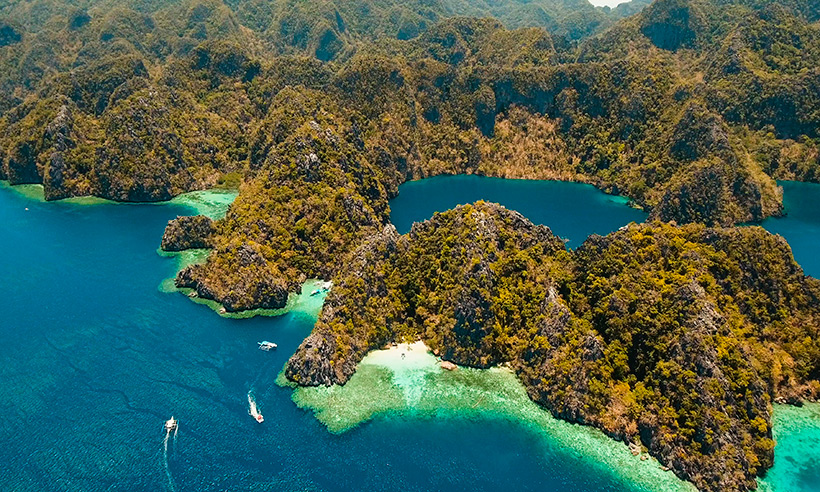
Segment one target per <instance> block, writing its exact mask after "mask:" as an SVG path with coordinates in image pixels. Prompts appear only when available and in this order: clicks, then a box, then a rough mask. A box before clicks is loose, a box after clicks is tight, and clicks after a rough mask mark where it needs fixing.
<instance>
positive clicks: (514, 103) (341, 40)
mask: <svg viewBox="0 0 820 492" xmlns="http://www.w3.org/2000/svg"><path fill="white" fill-rule="evenodd" d="M646 4H647V2H645V1H642V0H636V1H634V2H632V3H631V4H629V5H625V6H621V7H619V8H617V9H612V10H610V9H596V8H593V7H592V6H591V5H590V4H588V3H587V2H586V1H584V0H532V1H525V0H501V1H486V2H485V1H481V0H429V1H428V0H410V1H405V2H396V1H394V0H385V1H380V2H372V1H365V0H349V1H341V0H338V1H337V0H310V1H296V0H276V1H269V0H176V1H173V0H130V1H126V0H16V1H12V2H5V3H3V5H2V6H0V179H5V180H9V181H10V182H11V183H13V184H17V183H42V184H43V186H44V188H45V194H46V197H47V198H48V199H59V198H64V197H68V196H77V195H97V196H102V197H107V198H112V199H116V200H122V201H156V200H165V199H168V198H170V197H172V196H175V195H177V194H179V193H182V192H185V191H190V190H196V189H203V188H208V187H212V186H215V185H226V184H235V183H238V182H241V187H240V194H239V197H238V198H237V200H236V202H235V203H234V205H233V206H232V207H231V209H230V211H229V212H228V214H227V216H226V217H225V219H223V220H220V221H217V222H216V223H211V222H210V221H207V220H204V219H190V220H187V219H182V220H178V221H175V222H173V223H172V224H171V225H170V226H169V229H168V230H167V233H166V240H165V241H163V243H164V244H163V246H164V247H165V248H167V249H183V248H187V247H201V246H208V247H212V248H213V251H212V253H211V254H210V256H209V259H208V261H207V263H205V264H202V265H194V266H191V267H189V268H186V269H185V270H183V271H182V272H180V274H179V276H178V278H177V284H178V285H179V286H181V287H188V288H191V289H194V290H195V291H196V292H197V294H198V295H199V296H200V297H203V298H207V299H214V300H217V301H219V302H220V303H222V304H223V306H224V307H225V309H226V310H231V311H239V310H246V309H252V308H257V307H267V308H276V307H281V306H284V305H285V303H286V301H287V297H288V293H289V292H292V291H293V290H295V289H296V288H297V287H298V285H299V283H300V281H302V280H304V279H305V278H307V277H323V278H330V277H334V278H337V279H338V285H339V286H338V287H337V288H336V289H335V291H334V294H333V295H331V297H330V299H329V301H328V306H327V307H326V308H325V311H324V313H323V315H322V316H323V317H322V320H321V321H320V323H319V324H318V325H317V331H316V333H315V334H314V335H313V336H311V337H310V338H309V339H308V341H306V345H305V346H304V347H303V350H301V351H300V352H299V354H298V355H297V357H296V358H295V359H294V360H293V361H292V362H291V364H290V366H289V369H288V370H289V375H290V376H291V377H292V378H293V379H295V380H298V382H300V383H303V384H329V383H333V382H343V381H345V380H346V378H347V377H349V375H350V374H351V373H352V371H353V370H354V369H355V365H356V363H357V362H358V360H359V359H360V358H361V357H362V356H363V355H364V353H365V352H366V351H367V350H369V349H371V348H373V347H375V346H379V345H380V344H382V343H384V342H386V341H388V340H391V339H394V338H396V337H400V336H410V337H415V336H420V337H422V338H423V339H425V340H426V341H427V342H428V343H429V344H430V345H431V346H432V347H434V348H436V349H437V350H439V351H440V353H441V354H442V355H443V356H444V357H445V358H448V359H451V360H454V361H456V362H460V363H464V364H469V365H473V366H479V367H486V366H489V365H494V364H498V363H504V362H506V363H509V364H511V365H512V367H513V368H514V369H515V370H516V372H517V373H518V375H519V376H520V377H521V379H522V380H523V381H524V382H525V383H526V384H527V386H528V388H529V389H530V394H531V396H532V398H533V399H534V400H536V401H538V402H539V403H541V404H543V405H545V406H546V407H548V408H550V409H551V410H552V411H553V412H554V413H555V414H556V415H559V416H561V417H563V418H567V419H571V420H576V421H580V422H584V423H588V424H592V425H596V426H598V427H600V428H602V429H604V430H605V431H606V432H608V433H610V434H611V435H613V436H616V437H618V438H621V439H625V440H630V441H637V440H639V441H640V442H642V443H643V444H644V445H645V446H647V447H648V448H649V450H650V451H651V452H652V453H653V454H655V455H656V456H658V457H659V459H661V460H662V461H663V462H664V463H667V464H668V465H669V466H671V467H672V468H673V469H674V470H675V471H676V472H677V473H678V474H679V475H680V476H682V477H684V478H687V479H689V480H692V481H693V482H695V483H696V484H698V485H699V486H701V487H703V488H706V489H710V490H734V489H745V488H748V487H750V486H751V485H752V483H753V482H752V479H753V477H754V476H755V475H756V474H757V473H760V472H762V471H764V470H765V469H766V468H768V467H769V466H770V465H771V458H772V443H771V440H770V438H771V429H770V423H771V420H770V416H769V407H768V404H769V401H770V400H771V398H773V397H777V398H785V399H788V400H793V401H797V400H799V399H800V398H802V397H805V396H812V395H816V394H817V391H818V389H817V383H816V381H817V379H818V352H820V350H819V349H818V347H817V343H818V342H816V340H818V338H817V333H815V332H814V331H813V330H816V327H817V325H818V319H817V313H816V310H817V303H818V299H817V297H818V287H817V283H816V282H815V281H814V280H810V279H805V278H804V277H803V276H802V273H801V272H800V270H799V268H798V267H797V266H796V265H795V264H794V262H793V260H792V259H791V255H790V253H789V251H788V247H787V246H786V245H785V244H784V243H783V242H782V240H779V239H777V238H774V237H772V236H769V235H768V234H766V233H765V232H763V231H762V230H760V229H756V228H748V229H743V230H732V229H719V228H717V229H706V228H705V227H704V226H701V225H690V226H686V227H682V228H675V227H672V226H670V225H660V224H654V225H650V226H642V227H631V228H629V229H627V230H625V231H621V232H618V233H615V234H613V235H611V236H609V237H607V238H593V239H591V240H590V241H588V242H587V243H586V244H585V245H584V247H583V248H581V249H579V250H578V251H577V252H576V253H572V254H570V253H568V252H567V251H566V250H565V249H564V248H563V245H561V244H560V242H559V241H558V240H556V239H555V238H554V237H552V235H551V234H550V233H549V231H548V230H547V229H545V228H539V227H535V226H532V224H529V223H528V222H527V221H525V220H524V219H523V218H521V217H520V216H518V215H516V214H511V213H509V212H506V211H502V210H500V209H497V208H496V207H492V206H489V205H476V206H474V207H465V208H463V209H459V210H458V211H456V212H453V213H448V214H443V215H441V216H438V217H437V218H435V219H434V220H433V221H431V222H429V223H426V224H423V225H420V226H418V227H416V228H415V229H414V231H413V232H412V233H411V234H410V235H409V236H408V237H400V236H398V234H396V233H395V230H394V229H392V228H391V226H390V225H389V208H388V200H389V198H391V197H392V196H394V195H395V194H396V193H397V190H398V185H399V184H400V183H402V182H404V181H406V180H408V179H414V178H419V177H425V176H431V175H436V174H444V173H475V174H484V175H493V176H501V177H508V178H540V179H564V180H577V181H584V182H589V183H592V184H594V185H596V186H598V187H600V188H602V189H604V190H606V191H609V192H612V193H618V194H622V195H625V196H628V197H629V198H631V199H632V200H633V201H634V202H635V203H636V204H637V205H640V206H642V207H645V208H646V209H647V210H649V211H650V212H651V214H652V217H653V219H660V220H663V221H670V222H671V221H675V222H677V223H681V224H683V223H701V224H706V225H709V226H720V225H722V226H726V225H732V224H737V223H741V222H755V221H760V220H762V219H764V218H765V217H768V216H770V215H774V214H778V213H780V212H781V207H782V206H781V203H782V200H781V196H780V195H781V192H780V190H779V188H778V187H777V185H776V183H775V180H776V179H796V180H806V181H817V180H818V179H820V171H818V169H820V151H818V143H820V68H818V67H820V24H818V22H820V7H818V3H817V2H816V1H814V0H788V1H783V2H776V3H775V2H769V1H765V0H656V1H655V2H654V3H652V4H651V5H650V6H649V7H647V8H646V9H643V10H641V7H642V6H644V5H646ZM632 14H634V15H632ZM630 15H631V16H630ZM489 17H494V18H495V19H493V18H489ZM498 19H500V20H498ZM617 19H620V20H617ZM399 253H400V254H399Z"/></svg>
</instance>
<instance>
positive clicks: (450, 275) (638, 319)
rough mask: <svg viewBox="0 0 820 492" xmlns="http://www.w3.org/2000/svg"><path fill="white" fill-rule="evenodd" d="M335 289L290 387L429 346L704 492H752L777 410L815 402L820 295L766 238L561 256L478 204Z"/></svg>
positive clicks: (669, 240) (506, 214)
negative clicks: (502, 377) (505, 373)
mask: <svg viewBox="0 0 820 492" xmlns="http://www.w3.org/2000/svg"><path fill="white" fill-rule="evenodd" d="M334 282H335V287H334V290H333V292H332V293H331V294H330V296H329V298H328V304H327V305H326V307H325V309H324V310H323V312H322V314H321V317H320V321H319V322H318V323H317V325H316V327H315V329H314V332H313V333H312V334H311V336H310V337H308V338H307V339H306V340H305V342H304V343H303V344H302V345H301V346H300V347H299V349H298V350H297V352H296V354H295V355H294V356H293V357H292V358H291V359H290V360H289V361H288V364H287V366H286V370H285V374H286V376H287V377H288V378H289V379H291V380H292V381H295V382H297V383H298V384H302V385H330V384H344V383H345V382H346V381H347V380H348V379H349V377H350V376H351V375H352V374H353V372H354V371H355V367H356V364H357V363H358V362H359V361H360V360H361V359H362V358H363V357H364V355H365V354H366V353H367V352H368V351H369V350H372V349H374V348H377V347H380V346H382V345H384V344H385V343H387V342H389V341H393V340H397V339H402V338H405V339H406V338H410V339H418V338H421V339H422V340H424V341H425V343H427V344H428V346H430V347H431V348H433V349H435V350H437V351H438V353H440V354H442V358H443V359H444V360H449V361H453V362H457V363H459V364H462V365H468V366H473V367H489V366H492V365H497V364H502V363H507V364H509V365H510V366H511V367H512V368H513V369H514V370H515V371H516V373H517V374H518V376H519V377H520V378H521V380H522V382H523V383H524V384H525V386H526V387H527V390H528V393H529V395H530V397H531V398H532V399H533V400H534V401H536V402H537V403H539V404H541V405H543V406H544V407H546V408H547V409H549V410H550V411H551V412H552V413H553V414H554V415H556V416H557V417H560V418H563V419H566V420H570V421H573V422H579V423H583V424H587V425H593V426H595V427H598V428H600V429H602V430H603V431H604V432H606V433H607V434H609V435H611V436H613V437H615V438H616V439H620V440H623V441H626V442H630V443H633V445H635V444H639V445H643V446H644V447H645V448H646V449H648V450H649V452H650V453H651V454H652V455H653V456H656V457H657V458H658V459H659V460H660V461H661V462H662V463H664V464H665V465H667V466H669V467H671V468H672V469H673V470H674V471H675V473H676V474H678V476H680V477H681V478H684V479H686V480H689V481H691V482H693V483H694V484H695V485H697V486H698V487H699V488H700V489H701V490H714V491H718V490H720V491H727V490H728V491H740V490H748V489H751V488H754V486H755V477H756V476H757V475H759V474H761V473H763V472H764V471H765V470H766V469H767V468H769V467H770V466H771V464H772V463H773V452H774V451H773V450H774V442H773V441H772V438H771V437H772V435H771V414H770V404H771V401H772V399H773V398H775V397H778V396H782V395H796V394H800V395H802V396H803V397H815V396H817V392H818V390H820V383H818V381H817V377H818V375H820V342H818V341H817V340H820V337H819V336H818V335H820V303H818V302H817V300H818V293H820V282H818V281H816V280H814V279H811V278H807V277H804V276H803V274H802V272H801V271H800V269H799V267H798V266H797V265H796V264H795V263H794V260H793V258H792V257H791V253H790V251H789V250H788V247H787V245H785V244H784V243H783V241H782V239H781V238H778V237H776V236H773V235H771V234H769V233H767V232H766V231H764V230H762V229H760V228H754V227H752V228H741V229H708V228H705V227H703V226H686V227H682V228H677V227H672V226H669V225H664V224H660V223H655V224H650V225H643V226H635V225H632V226H630V227H628V228H626V229H624V230H621V231H618V232H615V233H613V234H610V235H609V236H606V237H597V236H593V237H592V238H590V239H589V240H588V241H587V242H586V243H584V245H583V246H582V247H581V248H579V249H578V250H577V251H575V252H568V251H566V249H565V248H564V246H563V244H562V243H561V241H560V240H558V239H557V238H555V237H554V236H553V235H552V234H551V233H550V231H549V229H547V228H545V227H539V226H534V225H533V224H531V223H529V222H528V221H527V220H526V219H524V218H523V217H521V216H520V215H519V214H517V213H515V212H510V211H508V210H506V209H504V208H503V207H500V206H497V205H492V204H485V203H481V202H479V203H477V204H474V205H468V206H462V207H458V208H457V209H454V210H451V211H448V212H445V213H442V214H437V215H436V216H434V217H433V218H432V219H431V220H429V221H426V222H424V223H421V224H417V225H415V226H414V228H413V230H412V231H411V232H410V233H409V234H407V235H406V236H398V235H397V234H396V233H395V230H394V229H392V227H390V226H388V228H386V229H385V230H384V231H383V232H381V233H379V234H375V235H373V236H371V237H370V239H369V240H368V241H367V242H366V244H365V245H363V246H362V247H361V248H359V249H358V250H356V252H355V253H354V254H353V255H352V257H351V259H350V261H349V268H348V269H344V270H342V271H341V272H340V273H339V274H338V275H337V276H336V278H335V279H334ZM773 367H779V368H783V367H788V369H786V370H785V372H780V371H779V370H778V371H774V370H773V369H772V368H773Z"/></svg>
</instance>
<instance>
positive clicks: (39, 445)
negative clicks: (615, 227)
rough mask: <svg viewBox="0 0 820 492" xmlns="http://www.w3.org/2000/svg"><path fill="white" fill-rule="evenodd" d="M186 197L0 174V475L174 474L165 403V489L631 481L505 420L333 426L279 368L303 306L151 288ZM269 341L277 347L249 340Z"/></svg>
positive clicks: (9, 485)
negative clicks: (234, 306)
mask: <svg viewBox="0 0 820 492" xmlns="http://www.w3.org/2000/svg"><path fill="white" fill-rule="evenodd" d="M26 208H28V210H26ZM187 212H188V211H187V210H185V209H183V208H182V207H180V206H173V205H162V206H156V205H155V206H150V205H139V206H138V205H114V204H101V205H93V206H89V205H85V206H83V205H75V204H67V203H38V202H35V201H32V200H30V199H26V198H24V197H22V196H20V195H18V194H16V193H15V192H13V191H10V190H8V189H2V190H0V224H2V227H0V272H2V276H0V299H2V311H0V412H1V413H0V415H2V418H0V444H1V445H0V463H2V465H0V482H1V483H2V485H0V489H2V490H14V491H17V490H23V491H28V490H32V491H50V490H60V491H62V490H66V491H75V490H76V491H88V490H122V491H135V490H136V491H139V490H149V491H155V490H159V491H161V490H170V485H169V483H168V479H167V477H166V472H165V464H164V463H165V461H164V458H163V448H162V441H163V436H164V432H163V430H162V425H163V422H164V421H165V420H166V419H167V418H169V417H170V416H171V415H174V416H175V417H177V418H178V419H179V421H180V431H179V435H178V438H177V441H176V444H175V445H172V446H171V447H170V448H169V454H168V471H169V472H170V475H171V477H172V480H173V483H174V484H175V490H176V491H200V490H214V491H217V490H218V491H222V490H232V491H234V490H272V491H287V490H293V491H304V490H327V491H357V490H368V491H374V490H400V491H421V490H449V491H482V490H486V491H498V490H533V491H536V490H537V491H551V490H554V491H575V490H592V491H594V490H610V491H625V490H631V487H630V486H628V485H627V484H625V483H623V481H622V479H620V478H617V477H616V475H615V474H613V473H610V472H609V471H607V470H605V469H603V468H602V467H597V466H596V465H595V463H590V462H589V460H588V459H584V458H581V457H579V456H574V455H570V454H568V453H567V452H565V451H563V450H561V449H558V448H557V447H556V446H551V445H550V444H549V443H545V442H544V440H543V439H542V438H540V437H538V436H537V435H536V433H534V432H530V431H529V430H527V429H526V428H525V427H523V426H522V425H521V424H518V423H515V422H511V421H506V420H502V419H489V418H488V419H480V420H468V419H452V418H449V419H442V420H429V419H427V420H421V419H413V418H409V417H407V416H404V417H402V416H394V417H391V418H380V419H376V420H375V421H373V422H370V423H368V424H365V425H363V426H361V427H359V428H357V429H354V430H352V431H350V432H348V433H345V434H343V435H332V434H330V433H328V432H327V430H326V429H325V428H324V427H323V426H322V425H321V424H320V423H319V422H318V421H317V420H316V419H315V418H314V417H313V416H312V415H311V414H310V413H308V412H305V411H303V410H300V409H298V408H297V407H296V406H295V405H294V404H293V402H292V401H291V391H290V390H289V389H287V388H281V387H278V386H276V385H275V384H274V379H275V378H276V375H277V373H278V372H279V370H280V369H281V367H282V366H283V364H284V363H285V361H286V359H287V357H288V356H289V355H290V354H291V353H293V351H294V350H295V349H296V347H297V345H298V344H299V343H300V342H301V340H302V339H303V338H304V337H305V336H306V335H307V334H308V333H309V331H310V329H311V327H312V325H313V322H314V320H313V318H312V317H311V316H310V315H306V314H304V313H291V314H287V315H283V316H280V317H276V318H262V317H257V318H252V319H246V320H234V319H223V318H220V317H219V316H217V315H215V313H214V312H213V311H211V310H210V309H208V308H207V307H204V306H200V305H197V304H194V303H192V302H190V300H188V299H187V298H185V297H184V296H182V295H179V294H168V293H162V292H160V291H159V290H158V285H159V284H160V282H161V281H162V280H163V279H164V278H167V277H169V276H171V275H173V273H174V268H175V262H174V261H173V260H170V259H168V258H162V257H160V256H159V255H158V254H157V252H156V248H157V246H158V244H159V240H160V237H161V235H162V231H163V228H164V226H165V223H166V222H167V221H168V220H169V219H171V218H173V217H174V216H176V215H177V214H184V213H187ZM264 339H268V340H273V341H275V342H277V343H278V344H279V350H278V351H277V352H273V353H265V352H262V351H260V350H257V348H256V342H257V341H259V340H264ZM251 387H253V388H254V389H255V393H256V397H257V401H258V403H259V406H260V409H261V411H262V413H263V414H264V415H265V423H264V424H262V425H259V424H257V423H256V422H255V421H253V420H252V419H251V417H250V416H249V415H248V411H247V392H248V391H249V389H251Z"/></svg>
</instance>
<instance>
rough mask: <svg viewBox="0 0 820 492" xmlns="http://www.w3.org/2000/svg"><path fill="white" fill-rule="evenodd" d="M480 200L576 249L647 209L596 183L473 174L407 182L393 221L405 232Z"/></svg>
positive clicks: (639, 216) (393, 208) (392, 205)
mask: <svg viewBox="0 0 820 492" xmlns="http://www.w3.org/2000/svg"><path fill="white" fill-rule="evenodd" d="M477 200H485V201H489V202H495V203H500V204H501V205H504V206H505V207H507V208H509V209H513V210H517V211H518V212H521V213H522V214H523V215H525V216H526V217H527V218H528V219H530V220H531V221H533V222H534V223H536V224H544V225H546V226H548V227H549V228H550V229H551V230H552V232H553V233H555V234H557V235H558V236H560V237H562V238H564V239H567V240H568V241H567V245H568V246H569V247H571V248H575V247H577V246H579V245H580V244H581V243H582V242H584V239H586V238H587V236H589V235H590V234H601V235H604V234H608V233H610V232H612V231H614V230H616V229H618V228H619V227H621V226H623V225H626V224H629V223H630V222H643V221H644V220H646V213H644V212H643V211H641V210H638V209H634V208H631V207H628V206H627V201H626V199H624V198H623V197H619V196H612V195H607V194H605V193H602V192H601V191H600V190H598V189H596V188H595V187H594V186H591V185H587V184H582V183H567V182H561V181H536V180H525V179H502V178H487V177H482V176H467V175H457V176H436V177H434V178H428V179H422V180H419V181H410V182H407V183H404V184H403V185H401V186H400V187H399V196H397V197H396V198H394V199H393V200H391V201H390V220H391V221H392V222H393V224H394V225H395V226H396V229H398V231H399V232H400V233H405V232H407V231H409V230H410V228H411V227H412V225H413V222H419V221H423V220H426V219H429V218H430V217H432V215H433V213H435V212H443V211H445V210H449V209H451V208H453V207H455V206H456V205H463V204H465V203H472V202H475V201H477Z"/></svg>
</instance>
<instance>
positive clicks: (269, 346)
mask: <svg viewBox="0 0 820 492" xmlns="http://www.w3.org/2000/svg"><path fill="white" fill-rule="evenodd" d="M257 343H258V344H259V350H264V351H265V352H270V351H271V350H276V347H278V345H276V344H275V343H273V342H269V341H267V340H265V341H264V342H257Z"/></svg>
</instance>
